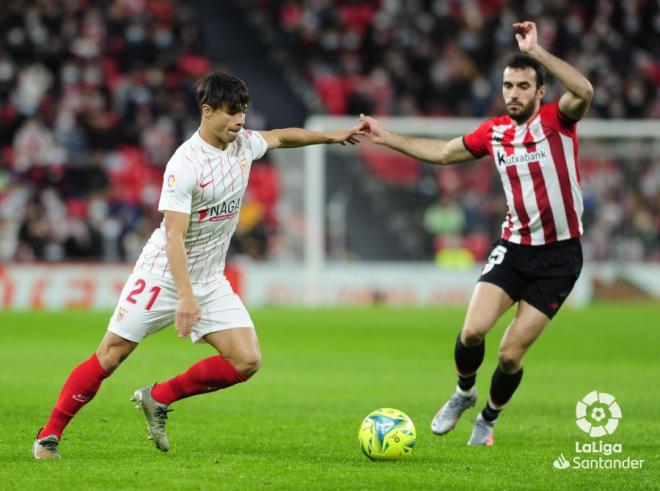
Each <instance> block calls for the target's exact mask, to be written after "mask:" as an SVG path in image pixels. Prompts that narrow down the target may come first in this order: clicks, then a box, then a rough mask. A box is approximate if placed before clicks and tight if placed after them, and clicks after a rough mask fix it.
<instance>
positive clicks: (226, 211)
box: [199, 198, 241, 222]
mask: <svg viewBox="0 0 660 491" xmlns="http://www.w3.org/2000/svg"><path fill="white" fill-rule="evenodd" d="M240 208H241V198H236V199H232V200H229V201H223V202H222V203H221V204H219V205H215V206H212V207H211V208H206V209H205V210H200V211H199V221H200V222H203V221H204V220H207V219H208V221H210V222H219V221H222V220H229V219H230V218H233V217H235V216H236V215H238V211H239V210H240Z"/></svg>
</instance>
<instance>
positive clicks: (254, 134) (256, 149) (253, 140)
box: [244, 130, 268, 160]
mask: <svg viewBox="0 0 660 491" xmlns="http://www.w3.org/2000/svg"><path fill="white" fill-rule="evenodd" d="M244 135H245V138H246V139H247V145H248V148H249V149H250V151H251V152H252V160H257V159H260V158H261V157H263V156H264V154H265V153H266V150H268V143H266V140H265V138H264V137H263V136H261V133H259V132H258V131H253V130H244Z"/></svg>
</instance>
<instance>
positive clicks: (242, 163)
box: [238, 157, 247, 172]
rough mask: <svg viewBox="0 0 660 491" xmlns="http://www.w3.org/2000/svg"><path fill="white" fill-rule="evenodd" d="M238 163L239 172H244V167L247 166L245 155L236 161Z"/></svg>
mask: <svg viewBox="0 0 660 491" xmlns="http://www.w3.org/2000/svg"><path fill="white" fill-rule="evenodd" d="M238 165H240V166H241V172H245V169H246V168H247V159H246V158H245V157H241V158H240V160H239V161H238Z"/></svg>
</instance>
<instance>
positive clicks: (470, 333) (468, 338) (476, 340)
mask: <svg viewBox="0 0 660 491" xmlns="http://www.w3.org/2000/svg"><path fill="white" fill-rule="evenodd" d="M483 340H484V334H483V330H481V329H479V328H478V327H476V326H465V327H464V328H463V330H462V331H461V343H463V345H464V346H468V347H469V346H477V345H478V344H481V342H482V341H483Z"/></svg>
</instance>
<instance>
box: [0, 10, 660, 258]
mask: <svg viewBox="0 0 660 491" xmlns="http://www.w3.org/2000/svg"><path fill="white" fill-rule="evenodd" d="M240 3H241V5H242V6H243V8H244V9H245V10H244V12H245V13H246V14H248V13H249V14H250V15H251V16H252V17H253V18H254V19H255V22H256V21H258V22H257V23H255V25H261V26H263V25H264V22H266V23H268V24H270V27H271V32H274V33H275V37H274V38H273V39H271V40H270V41H269V46H270V47H271V49H272V50H273V52H275V51H277V52H278V53H282V52H284V53H286V54H287V56H288V57H289V58H288V59H287V60H284V61H283V63H289V64H288V65H286V66H292V67H294V68H295V70H294V71H296V72H298V73H299V74H300V75H301V79H304V80H307V83H308V85H309V87H312V88H313V90H314V91H315V92H316V94H317V96H318V98H319V99H320V100H321V101H323V103H324V106H325V109H326V110H327V112H328V113H330V114H356V113H359V112H369V113H373V114H376V115H384V114H390V115H415V116H417V115H451V116H487V115H491V114H496V113H499V112H501V111H502V107H501V103H500V102H499V101H500V97H499V88H498V87H499V79H500V69H501V65H502V61H503V58H502V57H498V56H495V53H505V52H506V48H512V38H511V36H510V32H509V26H510V24H511V23H512V22H513V21H514V20H515V19H518V18H537V17H539V11H538V8H539V5H540V2H526V3H524V4H523V3H510V2H505V1H502V0H493V1H466V2H434V1H430V0H407V1H404V2H392V1H387V0H382V1H379V0H337V1H333V2H330V1H314V2H311V1H303V0H282V1H275V0H241V2H240ZM54 6H57V8H54ZM195 15H196V14H195V11H194V9H192V8H191V7H190V6H189V5H188V4H186V3H184V2H172V1H166V0H148V1H145V2H130V1H126V0H107V1H103V2H88V1H82V0H81V1H78V2H65V1H55V2H29V1H25V0H9V1H6V2H2V4H1V5H0V32H1V33H2V35H1V36H0V159H1V161H2V168H1V170H0V260H4V261H14V260H17V261H33V260H45V261H59V260H64V259H66V260H104V261H117V260H131V259H134V258H135V257H136V255H137V254H138V253H139V251H140V248H141V247H142V245H143V243H144V242H145V240H146V237H147V235H148V234H149V233H150V232H151V230H152V229H153V227H154V226H155V225H156V224H157V223H158V220H159V219H160V216H159V214H158V213H156V212H155V208H156V207H155V204H156V202H157V199H158V193H159V189H160V179H161V176H162V169H163V166H164V165H165V163H166V160H167V158H168V157H169V155H170V154H171V153H172V151H173V150H174V149H175V148H176V146H177V145H178V144H179V143H180V142H181V141H182V140H183V139H184V138H186V137H187V136H188V135H189V134H190V133H191V132H192V131H194V129H195V128H196V126H197V117H198V116H197V108H196V104H195V100H194V90H193V87H194V80H195V79H196V78H198V77H199V76H200V75H202V74H203V73H205V72H207V71H208V70H210V69H211V68H212V67H214V66H216V65H215V64H214V63H213V62H212V61H211V60H210V59H208V58H207V57H206V56H205V55H204V54H203V53H205V50H204V42H203V37H204V36H203V35H202V32H201V31H200V28H199V24H198V23H197V21H196V17H195ZM658 15H660V14H659V13H658V5H657V2H620V1H616V2H597V1H583V2H565V1H554V2H550V3H548V4H547V5H546V3H544V13H543V16H542V17H540V18H539V24H540V31H541V34H542V36H543V39H542V42H543V43H544V44H545V45H546V46H548V47H549V48H550V49H551V50H552V51H553V52H555V53H556V54H558V55H559V56H562V57H564V58H566V59H567V60H569V61H570V62H572V63H574V64H575V65H576V66H578V67H579V68H580V69H581V70H583V71H584V73H585V74H587V76H589V77H590V78H591V80H593V82H594V85H595V86H596V88H597V90H596V99H595V100H594V103H593V105H592V108H591V111H590V114H589V116H590V117H600V118H611V117H634V118H640V117H644V118H658V117H660V91H658V90H657V87H658V86H659V85H660V62H659V61H658V60H659V59H660V57H658V52H657V50H658V46H660V38H659V35H658V30H657V29H655V28H654V22H655V23H657V17H658ZM259 23H260V24H259ZM264 31H265V30H262V29H257V28H256V27H255V36H257V35H259V34H263V32H264ZM267 57H268V54H267V53H264V58H267ZM286 71H290V70H286ZM283 72H284V70H283ZM282 77H284V74H283V75H282ZM556 91H557V88H556V87H555V86H554V85H551V87H550V91H549V92H550V93H549V94H548V97H549V98H550V97H553V95H556V94H557V92H556ZM300 98H301V100H302V99H304V97H303V95H302V93H301V96H300ZM307 102H309V101H307ZM308 107H312V106H311V105H308ZM268 117H269V115H268V114H266V115H265V119H268ZM261 124H263V123H261ZM359 155H360V158H361V160H362V161H363V162H364V164H365V168H366V169H367V170H368V172H364V173H363V172H357V174H355V175H353V174H350V175H351V176H353V177H354V178H355V179H357V181H356V183H355V185H354V186H352V188H351V189H352V192H354V193H357V194H358V195H359V194H365V193H368V192H370V190H371V191H373V186H374V185H379V186H380V187H379V188H378V192H381V193H387V196H388V199H381V200H380V201H383V202H387V203H400V206H396V207H395V206H389V205H388V206H385V208H382V207H381V208H378V209H375V208H374V207H373V206H371V207H369V206H368V207H366V208H365V209H364V210H362V213H366V212H367V211H368V210H369V209H370V208H374V211H373V214H372V216H371V217H365V222H369V221H371V222H374V219H378V220H379V221H383V222H386V223H392V224H403V225H401V226H400V227H399V228H398V229H396V230H394V232H393V233H392V236H393V237H394V240H393V241H392V244H393V247H392V252H391V254H392V256H383V257H389V258H394V259H396V258H401V259H413V258H414V259H424V258H430V257H433V256H434V254H436V253H441V252H442V251H444V250H446V249H447V248H448V247H453V246H454V245H455V244H457V243H458V244H459V246H460V247H462V248H465V249H467V250H469V251H470V253H471V255H472V256H473V258H474V260H481V259H482V258H483V255H484V254H485V251H486V250H487V247H488V243H489V242H488V241H489V240H490V239H491V238H492V237H493V236H494V235H496V234H497V229H498V227H499V225H500V222H501V215H502V209H503V201H502V196H501V190H500V189H499V184H497V182H496V181H493V179H492V174H491V170H490V169H489V168H488V166H487V165H483V164H477V165H473V166H466V167H464V168H460V169H458V168H457V169H443V170H442V174H440V173H438V172H436V170H435V169H432V168H429V167H428V166H422V165H421V164H419V163H417V162H414V161H411V160H409V159H405V158H402V157H397V156H395V155H393V154H390V153H384V152H382V151H381V150H380V149H370V148H368V147H365V148H363V149H361V150H360V153H359ZM351 172H353V171H351ZM346 175H349V174H346ZM346 175H343V176H342V175H338V176H334V177H332V176H330V177H331V179H330V180H331V181H337V180H342V179H345V178H346ZM582 178H583V185H584V190H585V206H586V209H585V227H586V229H587V231H588V234H587V237H586V245H587V247H586V250H587V251H588V254H590V257H592V258H595V259H613V258H618V259H647V260H655V261H658V260H660V244H659V243H660V239H659V237H660V210H659V209H658V208H659V206H660V203H658V194H659V190H660V169H659V168H658V166H657V164H656V163H655V162H654V161H653V159H651V158H649V157H648V156H647V157H640V158H638V159H633V161H632V163H631V161H630V160H627V161H625V162H624V161H622V160H620V159H617V158H616V157H608V156H606V155H601V156H589V157H588V158H584V157H583V161H582ZM374 181H375V182H379V183H380V184H374ZM278 183H279V180H278V176H277V169H276V167H275V166H273V165H271V164H270V163H268V162H259V163H256V164H255V167H254V168H253V171H252V176H251V184H250V188H249V194H248V196H246V200H245V201H244V209H243V212H242V214H241V220H242V222H241V225H240V226H239V233H238V236H237V239H238V240H237V241H236V242H235V252H239V253H244V254H247V255H249V256H251V257H254V258H268V257H269V250H270V244H271V243H272V242H276V239H277V233H278V232H277V230H278V227H277V226H278V220H282V217H278V213H277V208H276V203H277V196H278V193H279V184H278ZM459 191H461V192H459ZM484 197H487V198H488V199H485V198H484ZM390 198H391V199H390ZM356 199H357V200H358V201H360V200H361V201H360V202H361V203H363V204H365V206H366V205H367V204H368V203H369V202H370V201H373V200H372V199H371V198H368V197H367V196H362V197H360V196H358V197H357V198H356ZM449 202H451V203H454V204H453V205H451V206H449V205H448V203H449ZM379 206H380V205H379ZM390 208H391V209H390ZM404 217H408V219H404ZM448 223H449V224H450V225H451V226H450V227H448V225H447V224H448ZM405 224H409V225H405ZM401 227H403V228H401ZM374 237H375V235H374ZM401 237H405V240H404V239H401ZM396 240H399V241H401V240H404V241H407V245H406V244H403V243H402V244H399V246H400V247H394V243H395V242H396ZM373 241H375V239H373V240H372V243H370V244H367V245H368V246H371V250H372V251H377V250H379V249H380V248H382V245H377V244H374V243H373ZM447 244H449V246H448V245H447ZM484 244H486V245H484ZM363 249H364V250H367V249H369V247H364V248H363ZM438 257H440V256H438Z"/></svg>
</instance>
